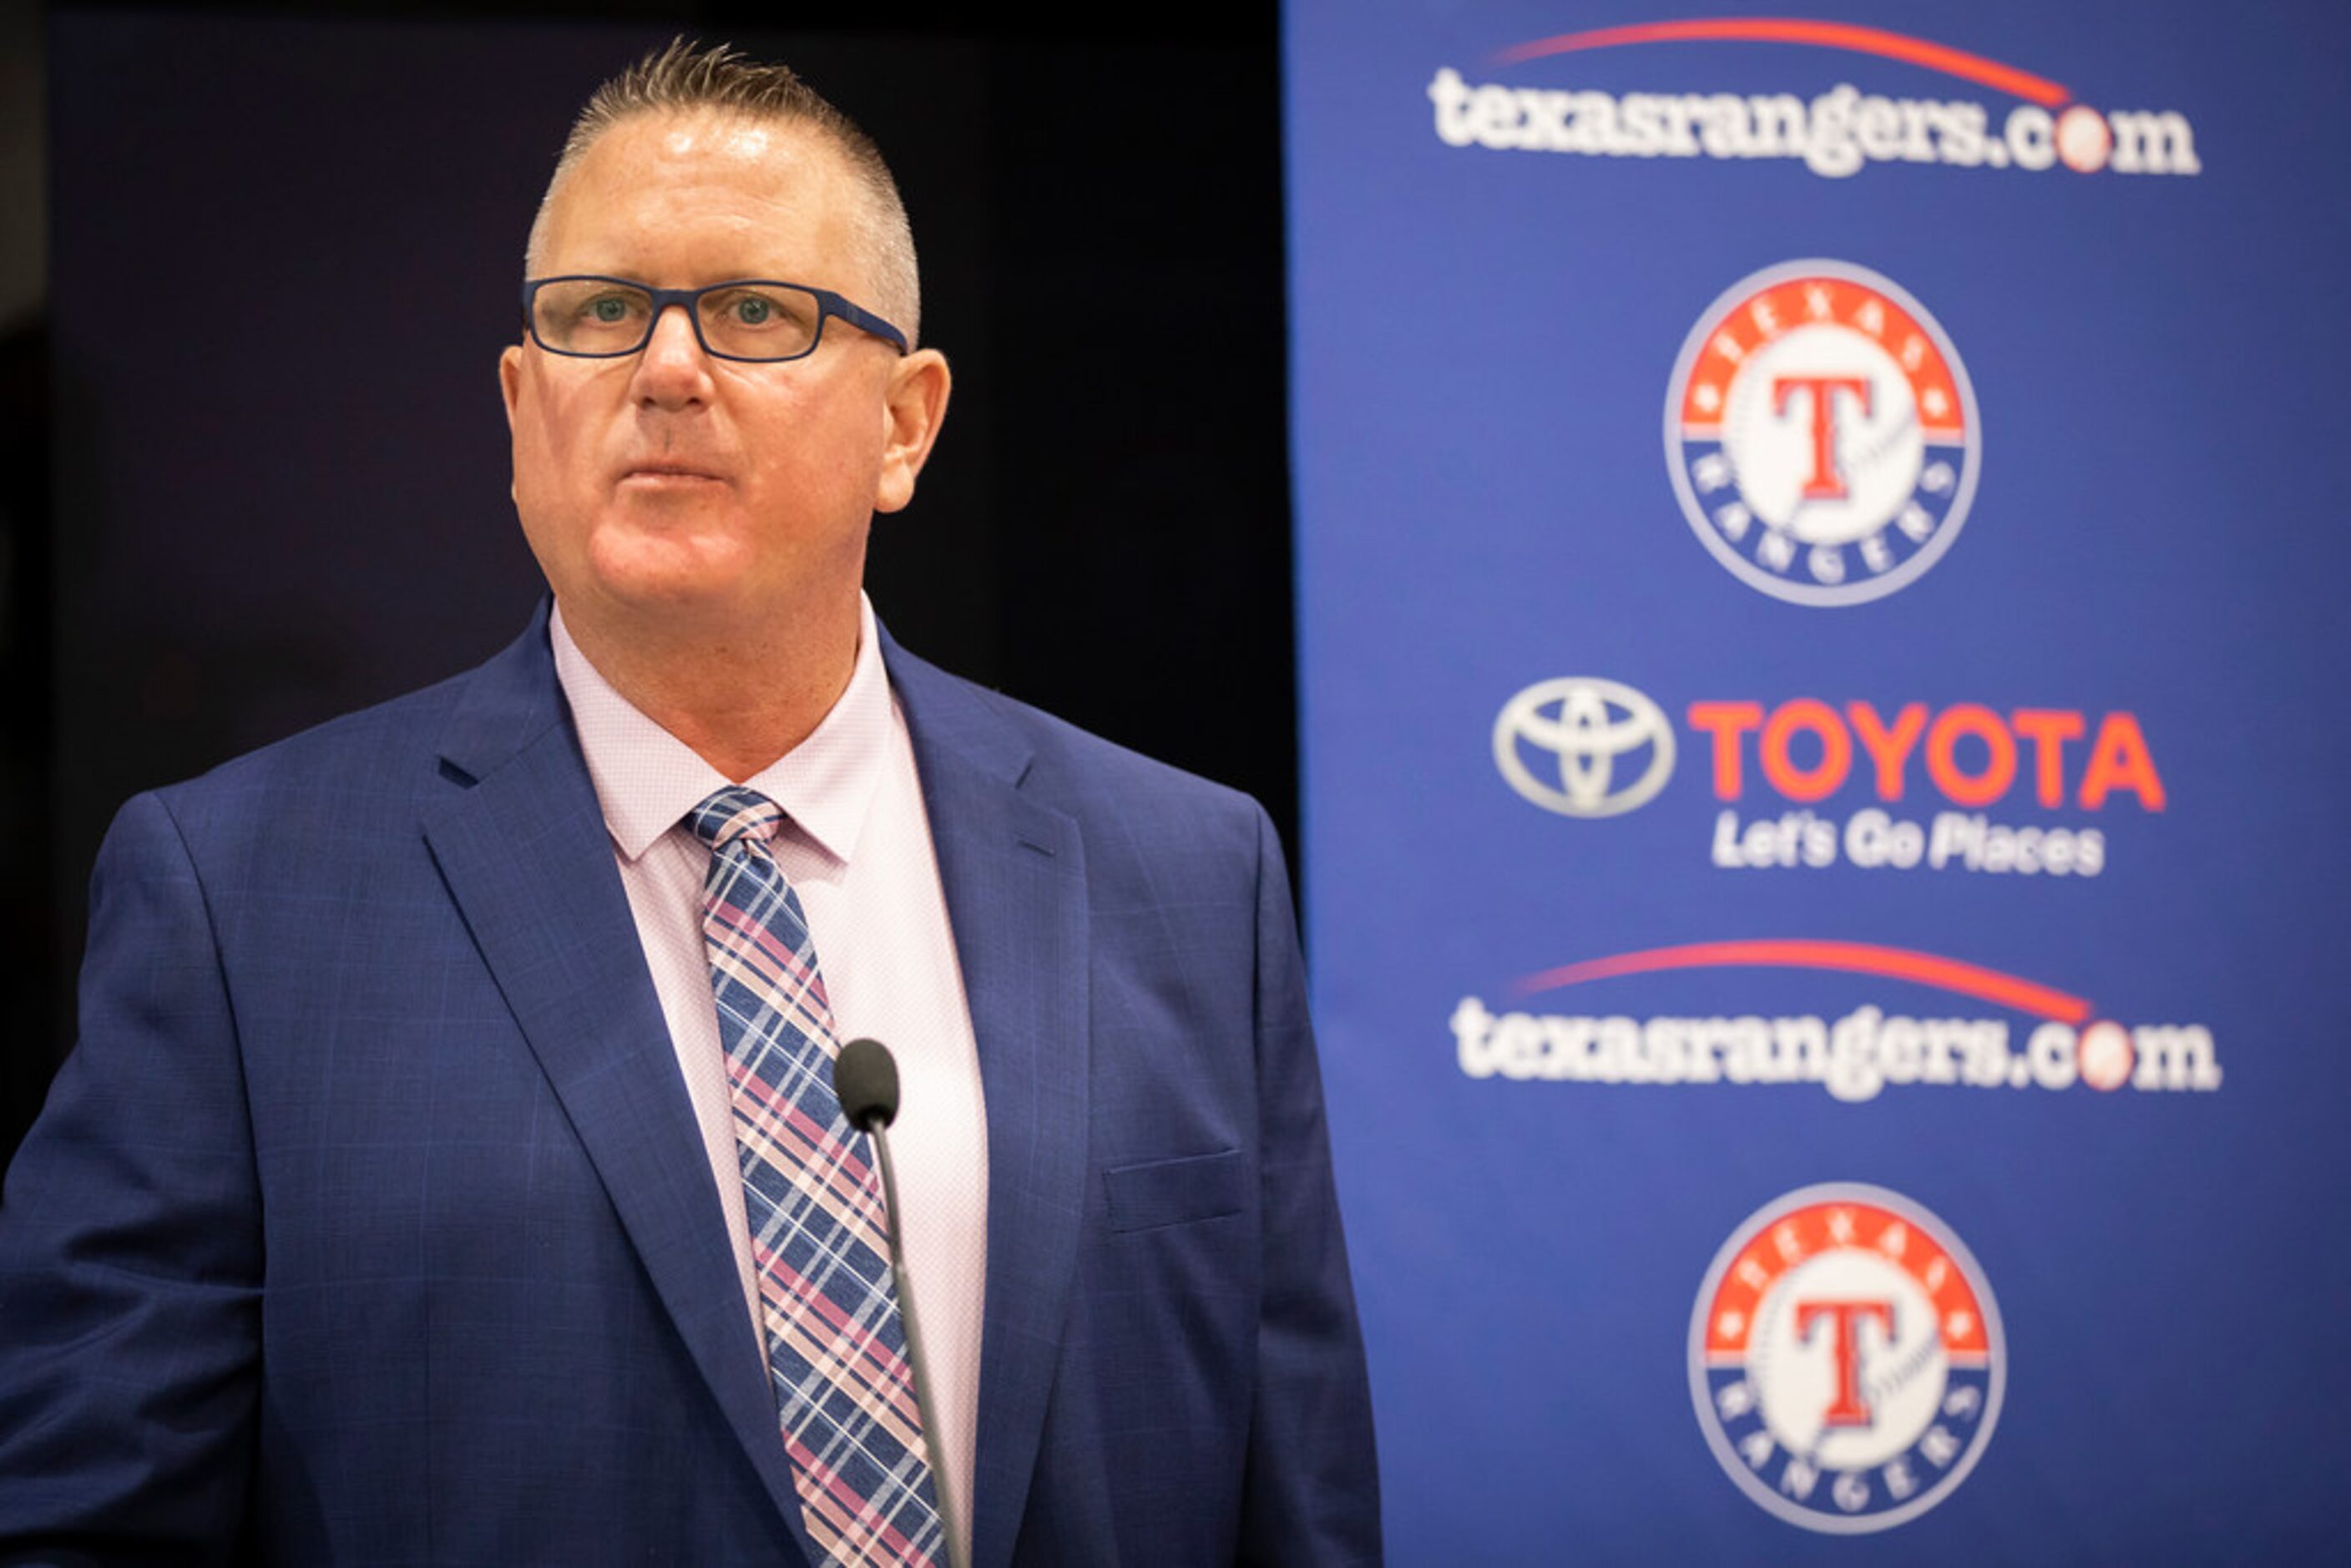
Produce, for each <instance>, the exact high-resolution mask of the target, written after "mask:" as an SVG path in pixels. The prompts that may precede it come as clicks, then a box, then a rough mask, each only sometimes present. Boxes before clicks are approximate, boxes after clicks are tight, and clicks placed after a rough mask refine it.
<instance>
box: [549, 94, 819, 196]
mask: <svg viewBox="0 0 2351 1568" xmlns="http://www.w3.org/2000/svg"><path fill="white" fill-rule="evenodd" d="M847 172H848V170H847V166H846V163H845V162H844V160H843V159H842V157H841V152H840V150H839V149H838V148H836V147H835V146H834V145H833V143H832V140H831V137H829V136H827V135H826V134H825V133H824V132H823V131H819V130H818V129H816V128H815V127H813V126H810V125H806V124H802V123H799V122H798V121H794V120H782V119H778V118H776V117H773V116H755V115H751V114H747V113H744V112H741V111H739V110H717V109H706V110H654V111H648V112H645V113H640V114H634V115H630V116H628V117H627V118H625V119H622V120H619V121H617V122H615V123H614V124H613V125H612V127H611V129H610V130H608V131H605V132H604V133H603V134H602V135H601V136H599V137H598V138H597V139H596V140H595V141H593V142H592V143H590V146H589V148H588V150H587V151H586V152H584V153H582V154H581V155H580V161H579V162H578V163H577V164H576V165H575V166H574V167H573V169H572V170H571V171H570V178H569V179H568V180H567V181H566V182H565V184H567V185H568V184H569V183H573V182H574V181H577V182H580V183H590V184H594V185H597V186H601V187H611V188H617V189H618V190H626V189H628V188H630V187H632V186H645V185H661V186H666V185H669V184H673V183H680V182H684V183H691V182H694V181H695V180H726V181H729V182H741V183H745V184H747V185H752V186H762V185H764V186H772V187H773V188H775V189H776V190H777V191H778V193H780V192H783V191H785V190H788V189H793V188H804V187H808V186H810V185H817V186H833V185H836V184H839V183H843V182H844V181H845V178H846V175H847ZM562 189H563V187H562V186H559V187H558V192H559V193H560V192H561V191H562ZM607 193H612V192H611V190H608V192H607ZM811 194H813V193H811Z"/></svg>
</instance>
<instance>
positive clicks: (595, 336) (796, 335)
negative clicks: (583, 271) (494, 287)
mask: <svg viewBox="0 0 2351 1568" xmlns="http://www.w3.org/2000/svg"><path fill="white" fill-rule="evenodd" d="M673 305H676V306H681V307H683V308H684V310H685V314H686V318H687V319H689V320H691V321H692V322H693V323H694V335H695V338H696V339H697V340H699V341H700V342H701V344H702V349H703V351H704V352H705V353H706V354H710V355H712V356H713V357H715V358H717V359H721V360H750V361H758V362H762V363H765V362H768V361H776V360H797V359H799V358H801V357H803V356H804V355H808V354H812V353H814V352H816V346H817V344H818V343H819V342H820V341H821V340H823V338H824V324H825V322H826V321H827V320H828V319H831V318H832V317H836V316H837V317H839V318H840V319H842V320H843V321H846V322H848V323H849V324H850V325H851V326H852V327H855V328H857V329H860V330H861V331H865V332H871V333H872V335H873V336H875V337H877V338H879V339H881V340H883V341H884V342H887V343H890V344H892V345H893V346H894V347H895V348H896V349H897V350H898V351H899V352H900V353H902V354H903V353H904V352H905V351H906V335H905V334H904V332H901V331H900V330H898V329H897V328H895V327H893V326H892V325H890V323H889V322H887V321H884V320H883V319H882V318H881V317H879V316H876V315H874V314H873V312H872V311H871V310H865V309H861V308H858V307H857V306H854V305H852V304H851V303H850V302H849V301H848V300H846V299H843V298H841V296H840V295H838V294H835V293H833V292H832V291H831V289H827V288H810V287H806V286H804V285H802V284H798V283H776V282H771V281H769V280H768V279H766V278H758V277H743V278H737V279H735V280H734V281H732V282H728V283H714V284H711V285H710V286H709V287H706V288H654V287H651V286H650V285H648V284H643V283H632V282H630V281H629V280H628V279H627V278H625V277H584V276H570V277H535V278H531V279H529V280H528V281H527V282H525V283H524V284H523V286H522V317H523V326H524V328H525V329H526V330H528V332H529V333H530V336H531V340H532V341H533V342H535V343H537V344H538V346H539V347H540V348H542V349H545V350H547V351H548V352H549V353H551V354H569V355H572V356H573V357H575V358H578V359H583V360H617V359H620V358H622V356H624V355H628V354H633V353H635V352H637V350H640V349H643V347H644V346H645V345H646V344H647V343H649V342H651V341H653V326H654V323H656V322H658V321H659V320H660V319H661V316H662V312H663V311H664V310H666V309H668V308H670V307H671V306H673Z"/></svg>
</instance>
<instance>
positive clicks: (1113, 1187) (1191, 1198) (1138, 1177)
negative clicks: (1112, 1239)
mask: <svg viewBox="0 0 2351 1568" xmlns="http://www.w3.org/2000/svg"><path fill="white" fill-rule="evenodd" d="M1102 1182H1103V1185H1104V1186H1107V1187H1108V1188H1109V1191H1110V1228H1112V1229H1113V1230H1152V1229H1155V1228H1158V1227H1160V1226H1163V1225H1183V1224H1186V1223H1187V1222H1188V1221H1191V1220H1195V1219H1214V1218H1217V1216H1219V1215H1225V1214H1238V1213H1239V1212H1240V1211H1241V1210H1242V1209H1243V1208H1245V1207H1248V1205H1249V1161H1248V1160H1247V1159H1246V1158H1245V1157H1243V1155H1242V1154H1241V1151H1240V1150H1238V1149H1227V1150H1225V1151H1224V1152H1222V1153H1221V1154H1214V1155H1186V1156H1185V1157H1184V1158H1182V1159H1175V1160H1150V1161H1147V1162H1145V1163H1144V1164H1142V1165H1134V1166H1117V1167H1115V1168H1113V1169H1111V1170H1107V1171H1104V1172H1103V1173H1102Z"/></svg>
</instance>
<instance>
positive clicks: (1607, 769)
mask: <svg viewBox="0 0 2351 1568" xmlns="http://www.w3.org/2000/svg"><path fill="white" fill-rule="evenodd" d="M1644 748H1646V751H1647V753H1648V757H1647V765H1646V767H1639V763H1640V758H1639V754H1640V753H1641V752H1642V751H1643V750H1644ZM1494 766H1495V767H1497V768H1500V769H1501V770H1502V777H1503V778H1505V779H1509V780H1510V788H1511V789H1516V790H1517V791H1518V792H1519V793H1520V794H1521V795H1523V796H1525V797H1526V798H1527V799H1528V800H1531V801H1533V802H1534V803H1535V804H1536V805H1538V806H1541V808H1542V809H1543V810H1546V811H1557V812H1559V813H1560V814H1561V815H1562V816H1566V817H1614V816H1617V815H1620V814H1622V813H1623V812H1625V811H1629V810H1633V809H1634V808H1635V807H1636V806H1641V805H1646V803H1647V802H1648V801H1649V800H1650V798H1651V797H1653V796H1655V795H1656V792H1657V791H1658V790H1660V789H1664V788H1665V787H1666V780H1667V779H1670V778H1672V777H1673V772H1674V728H1673V726H1672V725H1670V724H1668V723H1667V721H1666V715H1665V711H1664V710H1663V709H1662V708H1660V707H1658V706H1657V705H1656V704H1655V703H1653V702H1651V701H1650V700H1649V699H1648V698H1647V697H1646V696H1644V695H1641V694H1640V693H1639V692H1636V691H1635V690H1634V689H1633V688H1632V687H1630V686H1627V685H1620V684H1618V683H1617V682H1615V681H1602V680H1594V679H1593V678H1591V677H1589V676H1584V675H1567V676H1563V677H1562V678H1561V679H1558V680H1555V681H1538V682H1537V683H1536V684H1535V685H1531V686H1529V687H1528V688H1527V689H1526V690H1524V691H1522V692H1520V694H1519V695H1516V696H1514V697H1512V698H1511V699H1510V701H1509V702H1507V703H1504V704H1503V705H1502V711H1501V714H1500V716H1498V717H1497V718H1496V719H1495V720H1494ZM1636 767H1639V771H1638V773H1637V775H1635V776H1634V777H1633V778H1631V779H1629V780H1625V775H1626V774H1628V773H1632V772H1633V770H1634V768H1636ZM1620 780H1624V781H1621V782H1620Z"/></svg>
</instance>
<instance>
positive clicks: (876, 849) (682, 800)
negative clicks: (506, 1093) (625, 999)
mask: <svg viewBox="0 0 2351 1568" xmlns="http://www.w3.org/2000/svg"><path fill="white" fill-rule="evenodd" d="M859 598H860V606H859V615H860V621H859V630H858V644H857V664H856V668H855V670H854V671H853V672H852V674H851V675H850V678H849V685H848V687H847V689H846V690H844V691H843V692H842V693H841V698H840V700H839V701H838V702H836V703H834V704H833V706H832V711H831V713H829V714H827V715H826V716H825V717H824V722H823V723H821V724H820V725H819V726H818V727H817V728H816V731H815V733H813V734H812V735H810V737H808V738H807V739H806V740H804V741H802V742H800V744H799V745H798V746H797V747H793V748H792V749H791V750H790V751H789V753H787V754H786V755H785V756H783V757H782V758H778V760H777V761H775V762H773V763H771V764H770V765H768V768H765V769H764V770H762V771H761V772H760V773H758V775H757V776H756V777H753V778H750V779H745V780H743V783H744V784H745V785H746V786H747V787H748V788H750V789H757V790H758V791H759V792H760V793H761V794H763V795H766V796H767V797H768V799H770V800H774V801H775V802H776V803H777V804H778V805H779V806H781V807H782V808H783V810H784V812H785V814H786V817H787V819H788V820H787V821H786V822H785V824H784V826H783V828H782V829H781V830H780V831H778V833H777V835H776V838H775V841H774V843H773V846H772V847H773V849H774V852H775V856H776V861H777V863H778V865H779V866H780V867H781V868H782V870H783V873H784V875H785V876H786V877H787V878H789V880H790V882H791V884H792V887H793V889H794V891H796V892H797V893H798V894H799V899H800V904H801V907H802V908H803V909H804V910H805V911H806V913H807V915H808V921H809V931H810V936H812V937H813V938H814V940H815V942H816V951H817V962H818V964H819V965H820V966H821V967H822V968H823V971H824V982H825V988H826V991H827V992H828V993H829V995H830V996H831V1000H832V1012H833V1022H834V1027H835V1028H836V1030H838V1032H839V1035H840V1038H841V1040H855V1039H857V1038H858V1037H859V1036H861V1035H867V1036H871V1037H872V1038H873V1039H875V1040H880V1041H882V1042H883V1044H884V1045H887V1046H888V1047H889V1048H890V1050H891V1051H892V1052H893V1054H894V1055H895V1056H896V1057H897V1059H898V1073H899V1082H900V1083H901V1085H902V1092H901V1094H900V1100H899V1112H898V1119H897V1121H896V1122H895V1123H894V1124H893V1126H892V1128H891V1134H890V1149H891V1154H892V1155H893V1158H894V1159H895V1161H896V1163H897V1171H898V1183H899V1197H900V1201H901V1203H902V1205H903V1207H904V1209H905V1214H904V1228H903V1235H904V1247H905V1250H906V1266H907V1270H908V1272H909V1273H910V1274H911V1275H912V1276H913V1285H914V1296H915V1306H916V1310H917V1311H918V1312H920V1313H921V1316H922V1323H923V1335H924V1342H925V1351H926V1353H927V1354H928V1356H929V1366H928V1371H929V1375H930V1383H931V1393H932V1397H933V1400H934V1402H935V1404H936V1405H937V1406H938V1408H937V1409H936V1410H935V1411H933V1412H931V1413H929V1414H930V1422H931V1426H930V1430H931V1432H932V1433H933V1435H934V1437H933V1440H934V1442H937V1441H938V1439H940V1438H942V1437H943V1438H944V1439H945V1443H946V1463H947V1464H949V1465H951V1466H952V1467H953V1469H952V1470H951V1471H950V1472H949V1473H950V1476H951V1479H953V1480H954V1481H955V1483H956V1486H955V1495H956V1504H957V1506H956V1517H955V1518H953V1519H950V1520H947V1521H946V1526H947V1528H948V1529H949V1530H951V1531H954V1532H955V1535H956V1540H957V1542H959V1543H960V1544H961V1546H962V1547H963V1548H964V1554H965V1555H968V1548H969V1543H970V1541H971V1476H972V1455H973V1442H974V1438H975V1436H976V1428H977V1416H978V1394H979V1342H980V1320H981V1307H982V1303H983V1301H984V1300H985V1292H986V1285H987V1114H986V1106H985V1103H984V1102H983V1100H982V1098H981V1093H980V1081H979V1054H978V1051H977V1047H976V1046H975V1044H974V1042H973V1037H972V1028H971V1009H970V1007H969V1005H968V1004H967V1001H966V1000H965V998H964V989H963V969H962V967H961V966H960V965H959V964H958V963H957V962H956V946H955V934H954V932H953V931H952V930H950V929H949V927H948V923H947V906H946V894H945V893H944V891H943V890H942V889H941V887H940V885H939V868H938V857H937V855H936V854H935V852H933V849H932V845H931V825H930V819H929V817H928V815H927V814H926V813H925V810H924V809H923V795H922V786H921V782H920V780H919V779H917V778H916V776H915V772H914V747H913V745H912V743H911V742H910V740H909V739H908V737H907V733H906V720H905V716H904V713H903V712H901V711H900V709H899V706H898V703H897V699H896V698H895V697H894V696H893V695H892V693H891V690H890V681H889V675H888V673H887V672H886V671H885V670H884V668H883V664H882V647H881V641H880V639H879V637H878V636H877V635H876V634H875V631H874V622H873V607H872V603H871V602H870V601H865V600H864V598H863V596H862V594H861V595H860V596H859ZM549 636H550V639H551V641H552V643H553V644H554V650H555V673H556V676H557V678H558V679H559V681H560V682H561V683H562V685H563V695H564V696H565V698H566V699H567V700H568V701H569V704H570V706H571V718H572V722H573V724H574V725H575V726H576V727H577V728H578V730H579V732H580V749H581V751H583V752H584V753H585V754H586V756H587V760H588V774H589V777H590V779H593V780H594V781H595V785H596V795H597V799H598V800H599V801H601V804H602V806H603V810H604V825H605V827H606V828H607V829H609V830H610V831H611V836H612V852H613V856H614V858H615V859H616V860H617V861H618V862H620V868H621V882H622V886H623V887H625V888H626V889H627V890H628V895H629V907H630V910H631V912H632V914H633V915H634V916H635V918H636V925H637V936H638V938H639V940H640V941H641V942H642V943H643V946H644V952H645V963H646V966H647V967H649V968H650V969H651V970H652V971H653V989H654V990H655V991H656V992H657V993H658V994H659V996H660V998H661V1005H662V1012H663V1014H664V1016H665V1017H666V1018H667V1019H668V1020H669V1034H670V1041H671V1043H672V1045H673V1046H674V1047H675V1049H676V1051H677V1064H678V1071H679V1072H680V1073H681V1074H683V1075H684V1079H685V1088H686V1093H687V1095H688V1096H689V1097H690V1098H691V1099H692V1101H693V1103H694V1113H695V1117H696V1118H697V1119H698V1120H699V1121H700V1123H701V1125H702V1142H703V1147H704V1150H705V1153H706V1154H707V1155H708V1156H709V1159H710V1174H711V1179H712V1181H713V1182H714V1183H715V1184H716V1186H717V1189H718V1202H719V1206H720V1207H722V1208H723V1209H724V1210H725V1211H726V1231H727V1235H728V1237H729V1238H730V1239H732V1240H733V1242H734V1246H735V1267H736V1270H737V1273H738V1274H739V1275H740V1276H741V1278H742V1284H743V1298H744V1306H745V1309H746V1312H747V1314H748V1316H747V1322H749V1324H750V1326H751V1329H752V1333H753V1334H754V1337H755V1339H758V1343H759V1344H760V1355H761V1359H762V1360H763V1361H764V1360H765V1358H766V1345H765V1340H764V1338H761V1337H760V1335H759V1328H758V1322H759V1296H758V1284H757V1282H756V1281H755V1278H754V1275H753V1272H752V1264H751V1243H750V1236H749V1233H748V1230H747V1227H746V1225H745V1221H744V1218H743V1178H742V1175H741V1168H740V1166H738V1164H737V1155H736V1145H735V1127H734V1108H733V1104H732V1102H731V1100H730V1098H729V1095H728V1092H727V1085H726V1054H725V1049H724V1047H722V1046H721V1045H720V1043H719V1040H718V1019H717V1012H716V1006H715V1004H714V1003H713V1001H712V998H711V991H710V969H709V965H708V962H707V960H706V959H705V956H704V951H703V937H702V879H703V873H704V872H705V869H706V868H707V867H708V865H709V863H710V852H709V850H708V849H707V848H705V846H704V844H703V843H702V841H700V840H699V839H697V838H695V836H694V833H693V832H692V831H691V830H689V829H687V828H686V827H684V825H683V824H682V823H681V821H680V819H681V818H682V817H684V815H685V813H686V812H687V811H689V810H692V809H693V808H694V807H695V805H696V804H697V803H699V802H700V801H701V800H703V799H704V798H705V796H707V795H709V794H710V793H711V792H712V791H713V790H716V789H723V788H725V787H726V785H727V784H728V783H729V782H730V780H728V779H726V778H725V777H724V776H722V775H721V774H720V773H719V772H718V770H717V769H716V768H713V767H711V766H710V764H709V763H707V762H705V761H704V760H703V759H702V758H701V757H700V756H698V755H697V754H696V753H695V751H694V750H693V749H692V748H691V747H688V746H686V744H685V743H684V741H681V740H679V739H678V738H677V737H675V736H674V735H672V734H670V733H669V732H668V731H667V730H665V729H664V728H662V727H661V726H659V725H658V724H655V723H654V722H653V720H652V719H650V718H648V717H646V716H644V715H643V713H641V712H639V711H638V710H637V709H636V708H635V707H634V706H632V705H631V704H630V703H629V701H628V699H627V698H625V697H623V696H622V695H621V694H620V693H619V692H617V691H614V690H613V689H612V687H611V684H610V683H609V682H607V681H606V680H605V679H604V677H603V676H602V675H601V674H598V673H597V671H596V668H595V666H594V665H592V664H590V663H589V662H588V659H587V656H586V655H585V654H583V653H580V648H579V645H578V644H577V643H574V642H573V641H572V640H571V634H570V632H569V631H567V630H566V629H565V627H564V624H563V610H562V607H561V606H560V605H558V606H557V607H556V611H555V613H554V615H553V617H552V618H551V620H550V622H549ZM938 1462H939V1458H938V1455H937V1453H936V1452H934V1457H933V1463H934V1464H937V1463H938Z"/></svg>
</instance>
